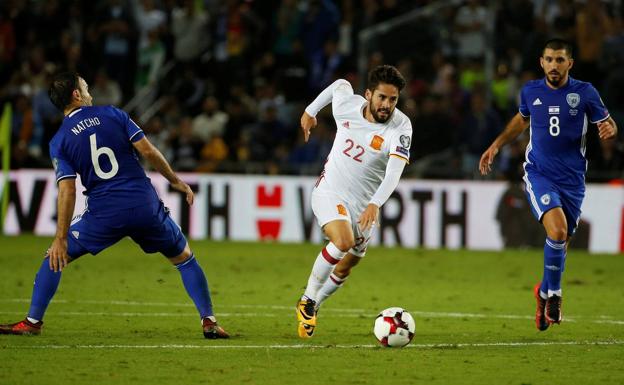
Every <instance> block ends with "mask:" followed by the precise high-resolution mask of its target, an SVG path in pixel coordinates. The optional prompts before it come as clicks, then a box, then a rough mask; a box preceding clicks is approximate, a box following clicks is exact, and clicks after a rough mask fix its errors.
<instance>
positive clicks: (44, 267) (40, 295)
mask: <svg viewBox="0 0 624 385" xmlns="http://www.w3.org/2000/svg"><path fill="white" fill-rule="evenodd" d="M48 260H49V258H47V257H46V258H45V259H44V260H43V262H42V263H41V267H39V271H38V272H37V275H36V276H35V285H34V287H33V293H32V299H31V301H30V309H29V310H28V317H30V318H34V319H36V320H39V321H41V320H42V319H43V315H44V313H45V311H46V309H47V308H48V305H49V304H50V301H51V300H52V297H54V293H56V289H57V288H58V285H59V282H60V281H61V272H60V271H58V272H56V273H55V272H54V271H52V270H50V263H49V262H48Z"/></svg>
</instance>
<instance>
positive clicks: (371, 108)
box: [368, 103, 392, 123]
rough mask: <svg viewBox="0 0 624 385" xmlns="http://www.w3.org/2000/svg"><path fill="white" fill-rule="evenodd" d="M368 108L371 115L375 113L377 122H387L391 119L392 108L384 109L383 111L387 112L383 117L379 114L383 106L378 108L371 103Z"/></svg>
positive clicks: (374, 117)
mask: <svg viewBox="0 0 624 385" xmlns="http://www.w3.org/2000/svg"><path fill="white" fill-rule="evenodd" d="M368 110H369V111H370V113H371V115H373V119H375V121H376V122H377V123H385V122H387V121H388V119H390V117H391V116H392V110H390V109H389V108H388V109H383V111H385V112H386V116H385V117H382V116H380V115H379V112H380V111H381V110H382V109H381V108H377V107H375V106H373V103H369V104H368Z"/></svg>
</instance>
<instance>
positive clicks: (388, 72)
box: [368, 64, 405, 92]
mask: <svg viewBox="0 0 624 385" xmlns="http://www.w3.org/2000/svg"><path fill="white" fill-rule="evenodd" d="M379 83H386V84H391V85H393V86H395V87H396V88H398V89H399V92H401V90H402V89H403V87H405V78H403V75H401V73H400V72H399V70H398V69H396V67H394V66H391V65H387V64H384V65H380V66H378V67H376V68H374V69H373V70H372V71H371V72H369V73H368V89H369V90H371V91H374V90H375V88H377V86H378V85H379Z"/></svg>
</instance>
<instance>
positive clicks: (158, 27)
mask: <svg viewBox="0 0 624 385" xmlns="http://www.w3.org/2000/svg"><path fill="white" fill-rule="evenodd" d="M134 1H135V2H136V0H134ZM135 12H136V18H137V27H138V29H139V49H142V48H144V47H145V46H147V45H150V44H152V42H150V36H149V34H150V33H152V34H155V35H156V37H157V38H158V36H159V35H160V33H161V31H162V30H164V28H165V22H166V21H167V15H166V14H165V12H164V11H162V10H160V9H158V8H156V4H155V3H154V0H140V2H139V3H138V4H137V5H136V10H135Z"/></svg>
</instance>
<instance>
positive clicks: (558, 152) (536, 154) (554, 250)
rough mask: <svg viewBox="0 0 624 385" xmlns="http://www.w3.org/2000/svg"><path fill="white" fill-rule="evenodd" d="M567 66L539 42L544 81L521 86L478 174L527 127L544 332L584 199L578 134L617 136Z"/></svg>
mask: <svg viewBox="0 0 624 385" xmlns="http://www.w3.org/2000/svg"><path fill="white" fill-rule="evenodd" d="M573 63H574V61H573V59H572V51H571V46H570V44H569V43H567V42H566V41H564V40H560V39H553V40H550V41H548V42H547V43H546V45H545V46H544V50H543V52H542V57H541V58H540V64H541V66H542V68H543V69H544V74H545V75H546V76H545V77H544V78H542V79H540V80H533V81H529V82H528V83H527V84H525V86H524V87H523V88H522V91H521V96H520V108H519V112H518V113H517V114H516V115H515V116H514V117H513V118H512V119H511V121H510V122H509V124H508V125H507V127H506V128H505V130H504V131H503V132H502V133H501V134H500V135H499V136H498V138H496V140H494V142H493V143H492V145H491V146H490V147H489V148H488V149H487V150H486V151H485V152H484V153H483V155H482V156H481V160H480V163H479V169H480V171H481V173H482V174H483V175H485V174H487V173H488V172H489V171H490V167H491V164H492V161H493V160H494V157H495V156H496V154H497V153H498V151H499V149H500V148H501V147H502V146H503V145H505V144H506V143H508V142H510V141H512V140H513V139H515V138H516V137H517V136H518V135H520V134H521V133H522V132H523V131H524V130H525V129H526V128H527V127H530V141H529V144H528V145H527V149H526V161H525V163H524V171H525V173H524V182H525V190H526V194H527V199H528V200H529V203H530V206H531V209H532V211H533V214H534V215H535V217H536V218H537V219H538V220H539V221H540V222H541V223H542V225H543V226H544V228H545V229H546V242H545V245H544V275H543V278H542V281H541V282H540V283H538V284H537V285H535V287H534V289H533V293H534V295H535V298H536V300H537V311H536V314H535V324H536V326H537V328H538V329H539V330H546V329H548V327H549V326H550V325H552V324H553V323H557V324H558V323H560V322H561V319H562V318H561V297H562V294H561V293H562V292H561V275H562V273H563V271H564V267H565V259H566V252H567V246H568V242H569V240H570V237H571V236H572V235H573V234H574V231H575V230H576V227H577V225H578V221H579V218H580V215H581V204H582V203H583V198H584V196H585V171H586V170H587V160H586V159H585V136H586V134H587V130H588V124H589V123H592V124H597V126H598V135H599V137H600V139H602V140H609V139H612V138H614V137H615V136H616V134H617V126H616V124H615V122H614V121H613V119H612V118H611V116H610V115H609V112H608V111H607V108H606V107H605V106H604V103H603V102H602V100H601V99H600V96H599V95H598V92H597V91H596V89H595V88H594V87H593V86H592V85H591V84H590V83H587V82H582V81H580V80H576V79H573V78H572V77H570V76H569V75H568V72H569V71H570V69H571V68H572V65H573Z"/></svg>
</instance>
